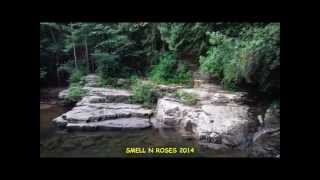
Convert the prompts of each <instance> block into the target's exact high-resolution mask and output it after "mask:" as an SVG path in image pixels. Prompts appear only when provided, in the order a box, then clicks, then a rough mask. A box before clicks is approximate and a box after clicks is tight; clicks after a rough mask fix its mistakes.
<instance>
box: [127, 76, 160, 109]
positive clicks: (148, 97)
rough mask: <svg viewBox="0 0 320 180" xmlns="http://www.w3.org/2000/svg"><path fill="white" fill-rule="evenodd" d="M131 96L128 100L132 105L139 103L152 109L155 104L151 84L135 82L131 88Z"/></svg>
mask: <svg viewBox="0 0 320 180" xmlns="http://www.w3.org/2000/svg"><path fill="white" fill-rule="evenodd" d="M131 89H132V92H133V96H132V98H131V99H130V101H131V102H132V103H141V104H143V105H144V106H147V107H152V106H153V105H155V104H156V102H157V94H156V91H155V88H154V86H153V85H152V84H151V83H144V82H142V81H141V80H136V81H135V83H134V84H133V85H132V86H131Z"/></svg>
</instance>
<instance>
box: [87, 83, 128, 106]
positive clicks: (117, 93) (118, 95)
mask: <svg viewBox="0 0 320 180" xmlns="http://www.w3.org/2000/svg"><path fill="white" fill-rule="evenodd" d="M83 89H84V90H87V92H88V93H87V94H88V96H99V97H103V98H105V102H113V103H115V102H119V103H120V102H129V98H130V97H131V96H132V93H131V92H130V91H127V90H120V89H112V88H99V87H84V88H83Z"/></svg>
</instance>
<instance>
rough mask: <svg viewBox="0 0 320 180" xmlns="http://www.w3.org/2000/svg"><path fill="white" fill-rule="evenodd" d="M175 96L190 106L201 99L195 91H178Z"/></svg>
mask: <svg viewBox="0 0 320 180" xmlns="http://www.w3.org/2000/svg"><path fill="white" fill-rule="evenodd" d="M174 96H175V97H176V98H178V99H180V100H181V101H182V102H183V103H184V104H186V105H189V106H192V105H196V104H197V103H198V101H199V97H198V96H197V94H194V93H187V92H182V91H177V92H176V93H175V94H174Z"/></svg>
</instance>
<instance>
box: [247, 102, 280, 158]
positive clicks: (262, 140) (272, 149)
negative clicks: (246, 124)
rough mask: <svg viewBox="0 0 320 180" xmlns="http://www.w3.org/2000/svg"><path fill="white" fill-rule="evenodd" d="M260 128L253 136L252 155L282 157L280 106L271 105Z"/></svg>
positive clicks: (250, 151) (250, 149)
mask: <svg viewBox="0 0 320 180" xmlns="http://www.w3.org/2000/svg"><path fill="white" fill-rule="evenodd" d="M262 121H263V123H262V126H261V127H260V130H259V131H257V132H256V133H255V134H254V136H253V138H252V143H253V144H252V145H251V147H250V148H249V154H250V156H254V157H257V156H258V157H280V108H275V107H270V108H269V109H268V110H267V111H266V113H265V118H264V119H262Z"/></svg>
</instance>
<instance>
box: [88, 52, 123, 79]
mask: <svg viewBox="0 0 320 180" xmlns="http://www.w3.org/2000/svg"><path fill="white" fill-rule="evenodd" d="M94 56H95V58H96V60H97V64H98V68H97V73H98V74H99V76H100V77H101V78H102V79H108V78H112V77H115V76H117V75H118V74H119V69H120V66H119V62H118V61H119V56H117V55H113V54H110V53H95V54H94Z"/></svg>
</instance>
